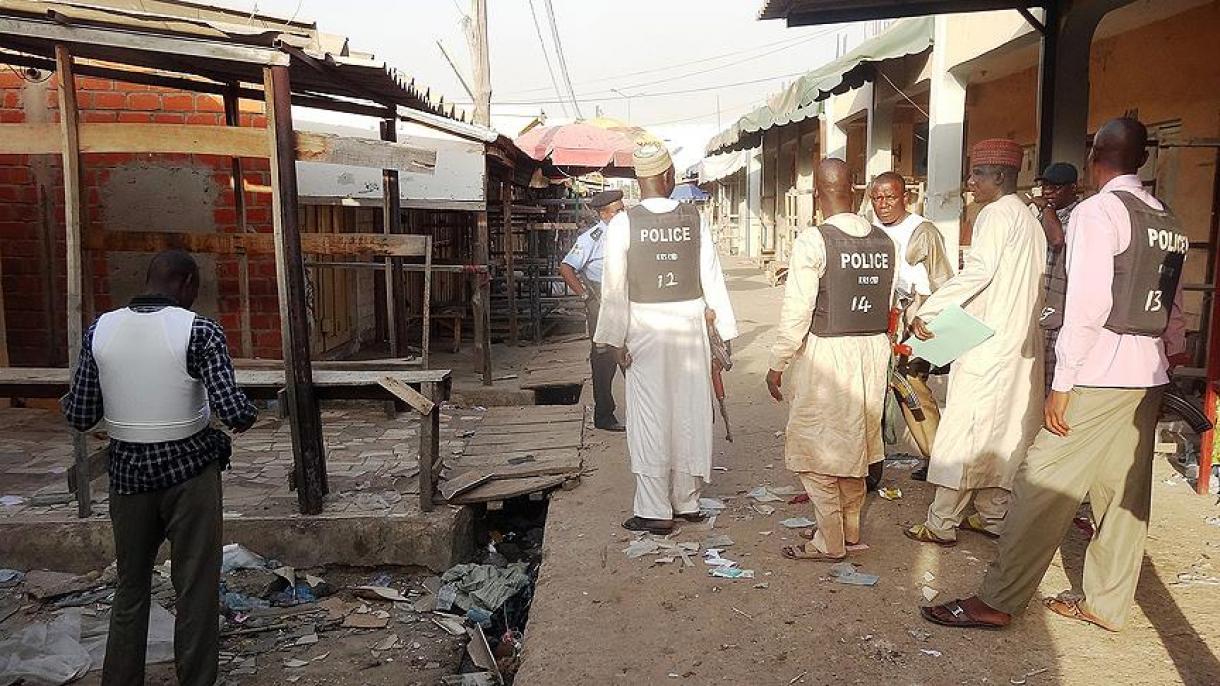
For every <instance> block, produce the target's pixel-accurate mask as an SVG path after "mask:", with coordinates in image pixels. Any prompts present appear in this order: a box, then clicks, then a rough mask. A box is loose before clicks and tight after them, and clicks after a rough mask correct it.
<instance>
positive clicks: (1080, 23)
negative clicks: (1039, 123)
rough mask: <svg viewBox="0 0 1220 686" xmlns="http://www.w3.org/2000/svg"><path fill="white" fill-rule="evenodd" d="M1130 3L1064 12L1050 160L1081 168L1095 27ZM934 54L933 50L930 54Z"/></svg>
mask: <svg viewBox="0 0 1220 686" xmlns="http://www.w3.org/2000/svg"><path fill="white" fill-rule="evenodd" d="M1131 2H1132V0H1078V1H1077V2H1074V3H1072V5H1071V7H1070V9H1068V11H1067V12H1065V13H1064V15H1063V17H1062V23H1061V24H1060V25H1059V37H1058V45H1057V46H1056V47H1057V49H1056V50H1055V70H1054V71H1055V75H1054V91H1055V94H1054V98H1053V99H1052V101H1051V103H1052V107H1053V108H1054V111H1053V113H1052V115H1051V119H1052V121H1053V126H1052V129H1051V154H1050V158H1049V159H1050V160H1051V161H1054V162H1070V163H1072V164H1074V165H1076V167H1077V168H1078V169H1081V170H1083V169H1084V161H1085V155H1086V152H1087V150H1088V147H1087V145H1086V144H1085V137H1086V136H1087V135H1088V126H1089V79H1088V78H1083V79H1082V78H1080V75H1081V74H1084V75H1085V76H1086V77H1087V76H1088V73H1089V57H1090V56H1091V54H1092V50H1093V34H1094V33H1095V32H1096V31H1097V25H1098V24H1099V23H1101V20H1102V19H1103V18H1104V17H1105V16H1106V14H1108V13H1109V12H1110V11H1111V10H1115V9H1118V8H1119V7H1122V6H1124V5H1129V4H1131ZM933 52H935V51H933Z"/></svg>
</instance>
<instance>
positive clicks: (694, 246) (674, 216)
mask: <svg viewBox="0 0 1220 686" xmlns="http://www.w3.org/2000/svg"><path fill="white" fill-rule="evenodd" d="M627 219H628V226H629V229H630V233H631V244H630V246H629V247H628V248H627V297H628V299H629V300H631V302H637V303H667V302H681V301H683V300H697V299H699V298H702V297H703V284H702V282H701V281H700V278H699V241H700V238H699V211H698V210H696V209H695V208H694V207H693V206H691V205H687V204H682V203H679V204H678V206H677V207H675V208H674V209H673V211H670V212H662V213H660V214H657V213H655V212H650V211H649V210H648V209H647V208H645V207H644V206H643V205H636V206H635V207H633V208H631V209H630V210H627Z"/></svg>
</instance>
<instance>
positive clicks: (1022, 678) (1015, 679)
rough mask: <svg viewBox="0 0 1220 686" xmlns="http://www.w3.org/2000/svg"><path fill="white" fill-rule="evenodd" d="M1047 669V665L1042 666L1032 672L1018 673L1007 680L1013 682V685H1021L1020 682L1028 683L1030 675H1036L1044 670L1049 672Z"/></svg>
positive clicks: (1043, 672)
mask: <svg viewBox="0 0 1220 686" xmlns="http://www.w3.org/2000/svg"><path fill="white" fill-rule="evenodd" d="M1049 671H1051V670H1050V668H1049V667H1043V668H1042V669H1035V670H1033V671H1032V672H1026V673H1024V674H1018V675H1017V676H1014V677H1013V678H1011V679H1009V680H1008V683H1010V684H1013V685H1014V686H1022V684H1025V683H1028V681H1027V680H1028V679H1029V678H1030V677H1033V676H1038V675H1039V674H1045V673H1046V672H1049Z"/></svg>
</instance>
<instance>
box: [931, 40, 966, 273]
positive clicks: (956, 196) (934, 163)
mask: <svg viewBox="0 0 1220 686" xmlns="http://www.w3.org/2000/svg"><path fill="white" fill-rule="evenodd" d="M948 25H949V21H948V18H947V17H944V16H938V17H936V25H935V26H936V28H935V30H934V32H933V41H934V42H935V43H934V44H935V45H936V49H934V50H932V56H931V58H930V59H931V64H930V65H929V67H930V71H931V92H930V94H929V103H928V192H927V202H926V203H925V205H924V214H926V215H927V218H928V219H929V220H930V221H932V222H933V223H934V224H936V228H938V229H940V232H941V235H942V236H943V237H944V240H945V251H946V252H947V253H948V254H949V255H950V256H952V257H951V258H950V260H951V262H952V263H953V267H954V269H956V268H957V259H956V256H957V250H958V246H959V244H960V241H959V240H958V236H959V233H960V231H961V217H962V194H961V191H962V179H963V178H964V174H963V167H962V164H963V157H964V154H963V153H964V151H963V149H962V148H963V146H964V142H965V118H966V83H965V81H963V80H962V79H959V78H958V77H957V76H955V75H954V74H952V73H951V72H950V71H949V65H948V59H947V58H946V54H948V53H949V52H950V50H948V49H947V47H946V46H948V45H949V44H950V42H951V41H952V40H953V36H952V34H951V32H950V31H949V30H948ZM942 48H945V49H942Z"/></svg>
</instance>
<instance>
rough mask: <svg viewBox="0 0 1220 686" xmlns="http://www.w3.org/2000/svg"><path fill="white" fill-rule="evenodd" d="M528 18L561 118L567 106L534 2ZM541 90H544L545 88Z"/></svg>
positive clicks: (564, 114)
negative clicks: (531, 23) (532, 26)
mask: <svg viewBox="0 0 1220 686" xmlns="http://www.w3.org/2000/svg"><path fill="white" fill-rule="evenodd" d="M530 18H532V19H533V20H534V32H535V33H537V34H538V49H539V50H541V51H542V59H544V60H546V73H547V74H549V75H550V76H551V87H553V88H554V89H555V97H557V98H559V106H560V107H562V108H563V116H565V117H567V116H570V115H569V114H568V105H567V103H566V102H564V101H563V91H562V90H560V89H559V81H558V80H557V79H556V78H555V68H554V67H553V66H552V65H551V55H550V53H548V52H547V50H546V41H544V40H543V39H542V25H541V24H539V23H538V10H537V9H536V8H535V7H534V0H530ZM543 90H546V89H545V88H544V89H543Z"/></svg>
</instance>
